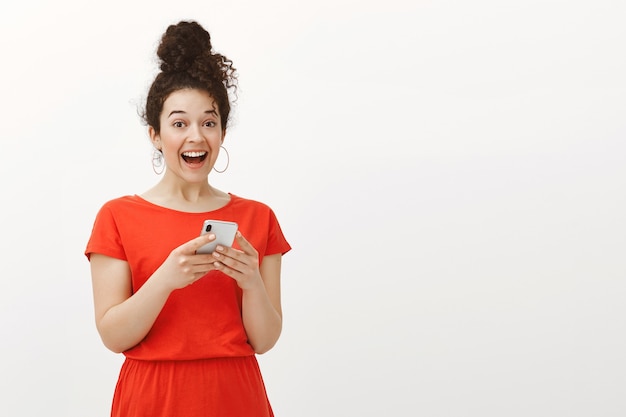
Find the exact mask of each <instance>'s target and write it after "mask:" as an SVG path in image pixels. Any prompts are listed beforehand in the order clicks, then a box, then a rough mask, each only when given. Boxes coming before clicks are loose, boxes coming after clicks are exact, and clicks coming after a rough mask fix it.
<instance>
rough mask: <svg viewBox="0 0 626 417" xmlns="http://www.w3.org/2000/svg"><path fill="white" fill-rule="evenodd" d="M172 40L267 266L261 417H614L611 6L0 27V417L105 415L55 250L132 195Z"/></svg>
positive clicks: (155, 9)
mask: <svg viewBox="0 0 626 417" xmlns="http://www.w3.org/2000/svg"><path fill="white" fill-rule="evenodd" d="M181 19H193V20H197V21H198V22H200V23H201V24H202V25H204V26H205V27H206V28H207V29H208V30H209V31H210V33H211V35H212V40H213V44H214V47H215V49H216V50H217V51H219V52H221V53H223V54H225V55H226V56H228V57H229V58H231V59H232V60H233V61H234V63H235V66H236V67H237V69H238V70H239V76H240V77H239V83H240V90H239V99H238V101H237V104H236V106H235V108H234V113H233V124H232V127H231V129H230V131H229V132H228V134H227V137H226V142H225V145H226V146H227V148H228V150H229V152H230V167H229V168H228V171H227V172H226V173H224V174H221V175H219V174H215V173H214V174H211V176H210V181H211V182H212V184H213V185H215V186H216V187H218V188H221V189H223V190H225V191H229V192H233V193H235V194H238V195H241V196H244V197H248V198H253V199H257V200H260V201H263V202H265V203H267V204H269V205H270V206H271V207H272V208H273V209H274V210H275V212H276V214H277V215H278V218H279V220H280V222H281V225H282V227H283V230H284V232H285V234H286V236H287V238H288V239H289V241H290V243H291V244H292V246H293V251H292V252H291V253H289V254H288V255H286V256H285V258H284V262H283V265H284V270H283V271H284V272H283V299H284V300H283V302H284V305H283V307H284V315H285V322H284V331H283V335H282V338H281V339H280V340H279V342H278V344H277V345H276V347H275V348H274V349H273V350H272V351H270V352H268V353H267V354H265V355H262V356H260V357H259V361H260V364H261V368H262V372H263V374H264V377H265V381H266V384H267V390H268V394H269V396H270V400H271V402H272V404H273V407H274V410H275V412H276V415H277V416H281V417H309V416H311V417H312V416H342V417H343V416H359V417H365V416H429V417H431V416H432V417H438V416H441V417H465V416H480V417H491V416H494V417H496V416H498V417H501V416H507V417H516V416H520V417H521V416H533V417H542V416H568V417H583V416H594V417H595V416H602V417H611V416H624V415H626V396H624V392H625V389H626V359H625V357H624V352H626V332H625V325H626V305H625V303H624V300H625V296H626V282H625V278H626V256H625V252H626V220H625V215H624V213H625V212H626V195H625V187H626V163H625V162H626V161H625V156H626V141H625V136H626V117H625V114H626V113H625V112H626V77H625V76H624V74H626V54H625V53H624V51H625V50H626V49H625V47H626V25H624V22H625V21H626V5H625V4H624V2H622V1H617V0H615V1H611V0H589V1H582V0H570V1H558V0H547V1H539V0H524V1H496V0H492V1H488V0H478V1H463V0H441V1H435V0H423V1H420V0H412V1H408V0H407V1H399V0H387V1H384V2H371V1H370V2H368V1H356V0H354V1H346V0H317V1H310V2H291V1H285V0H282V1H280V0H267V1H264V2H254V1H247V2H242V1H229V2H227V1H221V2H216V1H187V0H179V1H175V2H163V1H124V2H122V1H107V2H96V3H89V2H79V1H64V0H60V1H55V2H52V1H23V2H4V3H3V5H2V6H0V53H1V54H2V58H1V61H0V62H1V63H0V121H1V122H2V124H1V127H0V136H1V149H0V176H1V178H2V192H1V193H0V196H1V198H2V201H1V205H2V214H1V223H0V253H1V256H2V258H1V259H2V275H1V278H0V346H1V351H0V415H3V416H11V417H18V416H20V417H21V416H44V415H45V416H63V417H86V416H89V417H104V416H107V415H108V413H109V407H110V402H111V397H112V393H113V389H114V386H115V382H116V379H117V373H118V371H119V366H120V365H121V362H122V359H123V357H122V355H116V354H113V353H111V352H109V351H108V350H106V348H105V347H104V346H103V345H102V343H101V341H100V339H99V336H98V334H97V332H96V329H95V325H94V320H93V302H92V294H91V281H90V275H89V265H88V262H87V260H86V258H85V257H84V255H83V250H84V247H85V244H86V242H87V239H88V237H89V234H90V232H91V226H92V222H93V220H94V216H95V214H96V212H97V210H98V209H99V208H100V206H101V205H102V204H103V203H104V202H105V201H106V200H108V199H110V198H114V197H118V196H121V195H125V194H134V193H141V192H143V191H145V190H146V189H147V188H149V187H150V186H152V185H153V184H154V183H155V182H156V181H157V180H158V177H157V176H156V175H155V174H154V173H153V172H152V169H151V165H150V157H151V148H150V145H149V141H148V136H147V133H146V127H145V126H143V125H142V123H141V121H140V118H139V116H138V112H139V109H140V108H141V106H142V104H143V99H144V98H145V94H146V91H147V88H148V86H149V84H150V82H151V81H152V78H153V77H154V75H155V74H156V71H157V65H156V61H155V48H156V46H157V44H158V41H159V38H160V36H161V34H162V33H163V31H164V30H165V28H166V27H167V25H169V24H171V23H176V22H178V21H179V20H181Z"/></svg>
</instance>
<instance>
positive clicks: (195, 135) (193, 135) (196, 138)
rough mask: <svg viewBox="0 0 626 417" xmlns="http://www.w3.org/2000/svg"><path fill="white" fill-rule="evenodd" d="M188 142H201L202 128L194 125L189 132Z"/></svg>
mask: <svg viewBox="0 0 626 417" xmlns="http://www.w3.org/2000/svg"><path fill="white" fill-rule="evenodd" d="M187 132H188V135H187V141H188V142H200V141H201V140H202V133H201V130H200V126H198V125H196V124H192V125H191V126H190V127H189V130H188V131H187Z"/></svg>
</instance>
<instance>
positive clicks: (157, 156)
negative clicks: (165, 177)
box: [152, 148, 165, 175]
mask: <svg viewBox="0 0 626 417" xmlns="http://www.w3.org/2000/svg"><path fill="white" fill-rule="evenodd" d="M152 170H153V171H154V173H155V174H157V175H161V174H162V173H163V171H165V164H164V163H163V152H162V151H161V150H160V149H156V148H155V149H154V150H153V151H152Z"/></svg>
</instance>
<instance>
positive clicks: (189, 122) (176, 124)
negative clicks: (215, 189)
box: [149, 89, 224, 182]
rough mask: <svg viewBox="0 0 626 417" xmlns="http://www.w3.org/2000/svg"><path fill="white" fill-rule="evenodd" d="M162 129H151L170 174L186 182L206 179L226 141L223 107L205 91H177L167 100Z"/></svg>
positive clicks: (154, 142)
mask: <svg viewBox="0 0 626 417" xmlns="http://www.w3.org/2000/svg"><path fill="white" fill-rule="evenodd" d="M160 123H161V130H160V132H159V133H157V132H156V131H155V129H154V128H153V127H150V128H149V133H150V139H151V140H152V143H153V145H154V147H155V148H157V149H160V150H161V151H162V152H163V157H164V159H165V164H166V166H167V170H166V173H165V174H166V175H175V176H178V177H179V178H180V179H182V180H184V181H186V182H201V181H206V179H207V176H208V175H209V173H210V172H211V169H212V168H213V165H214V164H215V161H216V160H217V155H218V153H219V149H220V146H221V145H222V142H223V141H224V131H223V129H222V123H221V117H220V114H219V109H218V108H217V105H216V104H215V100H213V98H212V97H211V95H210V94H209V93H207V92H206V91H203V90H196V89H183V90H178V91H174V92H173V93H172V94H170V95H169V96H168V98H167V99H166V100H165V102H164V103H163V110H162V111H161V116H160Z"/></svg>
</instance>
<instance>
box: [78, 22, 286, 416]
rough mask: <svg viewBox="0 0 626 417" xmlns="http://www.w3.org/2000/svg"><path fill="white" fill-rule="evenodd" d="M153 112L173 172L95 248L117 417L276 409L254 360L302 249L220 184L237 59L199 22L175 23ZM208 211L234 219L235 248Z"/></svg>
mask: <svg viewBox="0 0 626 417" xmlns="http://www.w3.org/2000/svg"><path fill="white" fill-rule="evenodd" d="M157 55H158V57H159V58H160V61H161V66H160V68H161V72H160V73H159V74H158V75H157V76H156V78H155V80H154V82H153V84H152V85H151V87H150V90H149V93H148V97H147V100H146V107H145V113H144V120H145V122H146V124H147V126H148V133H149V135H150V139H151V141H152V144H153V145H154V148H155V152H156V154H155V155H156V156H155V158H154V161H153V164H154V165H155V169H156V168H158V167H164V168H165V169H164V174H163V177H162V179H161V180H160V181H159V182H158V183H157V184H156V185H155V186H154V187H153V188H151V189H149V190H148V191H146V192H145V193H143V194H141V195H131V196H123V197H120V198H116V199H113V200H111V201H108V202H106V203H105V204H104V205H103V206H102V208H101V209H100V211H99V212H98V214H97V216H96V220H95V222H94V226H93V231H92V234H91V237H90V239H89V242H88V244H87V248H86V250H85V255H86V256H87V257H88V259H89V261H90V265H91V275H92V282H93V293H94V307H95V316H96V325H97V328H98V332H99V333H100V336H101V338H102V341H103V343H104V344H105V346H106V347H107V348H109V349H110V350H112V351H114V352H118V353H119V352H123V354H124V355H125V361H124V364H123V365H122V369H121V371H120V375H119V379H118V383H117V386H116V389H115V394H114V397H113V405H112V411H111V415H112V416H124V417H138V416H150V417H158V416H164V417H165V416H167V417H194V416H272V415H273V414H272V409H271V406H270V403H269V401H268V399H267V395H266V392H265V387H264V384H263V380H262V377H261V374H260V371H259V367H258V364H257V361H256V356H255V354H261V353H264V352H266V351H268V350H269V349H271V348H272V347H273V346H274V344H275V343H276V341H277V339H278V337H279V335H280V332H281V326H282V312H281V300H280V270H281V257H282V255H283V254H284V253H286V252H287V251H289V250H290V249H291V248H290V246H289V243H288V242H287V241H286V240H285V237H284V236H283V233H282V231H281V228H280V226H279V223H278V221H277V219H276V216H275V215H274V213H273V211H272V210H271V208H269V207H268V206H267V205H265V204H263V203H260V202H256V201H253V200H249V199H244V198H241V197H239V196H236V195H234V194H230V193H226V192H223V191H220V190H218V189H216V188H214V187H212V186H211V185H210V184H209V181H208V177H209V173H210V172H211V170H212V169H213V167H214V164H215V161H216V160H217V157H218V154H219V153H220V149H223V147H222V144H223V142H224V137H225V134H226V128H227V124H228V120H229V114H230V102H229V90H234V89H235V88H236V76H235V69H234V68H233V65H232V62H231V61H230V60H228V59H227V58H226V57H224V56H223V55H220V54H218V53H215V52H214V51H213V50H212V46H211V39H210V35H209V33H208V32H207V31H206V30H204V29H203V28H202V27H201V26H200V25H199V24H198V23H196V22H193V21H191V22H186V21H182V22H179V23H178V24H176V25H171V26H169V27H168V28H167V30H166V32H165V33H164V34H163V36H162V38H161V43H160V45H159V47H158V50H157ZM206 219H212V220H224V221H232V222H236V223H237V224H238V227H239V229H238V232H237V234H236V237H235V239H234V243H233V245H232V246H226V245H218V246H217V249H216V250H215V251H214V252H213V253H210V254H201V253H196V250H197V249H198V248H200V247H201V246H203V245H205V244H207V243H209V242H211V241H212V240H214V239H215V236H214V235H213V234H212V233H208V234H205V235H200V231H201V228H202V224H203V221H204V220H206Z"/></svg>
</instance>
